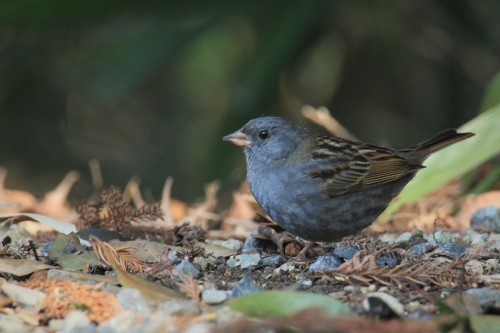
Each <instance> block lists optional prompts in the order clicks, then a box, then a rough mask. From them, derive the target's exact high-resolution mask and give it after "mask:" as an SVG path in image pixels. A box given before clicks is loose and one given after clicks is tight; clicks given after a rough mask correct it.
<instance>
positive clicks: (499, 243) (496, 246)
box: [486, 234, 500, 251]
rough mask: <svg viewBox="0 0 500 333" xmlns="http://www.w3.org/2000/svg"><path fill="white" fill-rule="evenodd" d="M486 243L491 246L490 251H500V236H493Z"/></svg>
mask: <svg viewBox="0 0 500 333" xmlns="http://www.w3.org/2000/svg"><path fill="white" fill-rule="evenodd" d="M486 243H487V244H489V246H488V249H489V250H491V251H500V234H491V235H490V236H489V237H488V241H487V242H486Z"/></svg>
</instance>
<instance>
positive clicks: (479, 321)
mask: <svg viewBox="0 0 500 333" xmlns="http://www.w3.org/2000/svg"><path fill="white" fill-rule="evenodd" d="M469 320H470V326H471V328H472V331H473V332H474V333H497V332H500V317H499V316H494V315H479V314H478V315H472V316H470V318H469Z"/></svg>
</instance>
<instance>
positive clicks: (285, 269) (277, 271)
mask: <svg viewBox="0 0 500 333" xmlns="http://www.w3.org/2000/svg"><path fill="white" fill-rule="evenodd" d="M293 270H295V264H293V263H292V262H286V263H284V264H283V265H281V266H280V267H278V268H276V269H275V270H274V274H281V273H282V272H291V271H293Z"/></svg>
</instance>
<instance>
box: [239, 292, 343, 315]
mask: <svg viewBox="0 0 500 333" xmlns="http://www.w3.org/2000/svg"><path fill="white" fill-rule="evenodd" d="M230 308H231V309H233V310H236V311H240V312H243V313H244V314H247V315H250V316H253V317H279V316H291V315H294V314H296V313H298V312H300V311H303V310H306V309H310V308H318V309H321V310H322V311H323V312H325V313H327V314H330V315H345V314H350V313H351V309H350V308H349V306H348V305H347V304H344V303H342V302H341V301H339V300H337V299H335V298H333V297H330V296H325V295H318V294H313V293H305V292H295V291H263V292H257V293H253V294H250V295H245V296H241V297H238V298H236V299H235V300H234V301H232V302H231V304H230Z"/></svg>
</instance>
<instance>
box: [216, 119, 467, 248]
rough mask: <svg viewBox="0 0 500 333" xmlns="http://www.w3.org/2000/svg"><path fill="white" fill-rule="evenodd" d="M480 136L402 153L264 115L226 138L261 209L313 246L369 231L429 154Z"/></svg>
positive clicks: (453, 135) (451, 135)
mask: <svg viewBox="0 0 500 333" xmlns="http://www.w3.org/2000/svg"><path fill="white" fill-rule="evenodd" d="M473 135H474V133H458V132H457V131H456V130H454V129H448V130H445V131H443V132H441V133H440V134H438V135H436V136H435V137H433V138H431V139H428V140H425V141H423V142H421V143H419V144H416V145H414V146H411V147H409V148H406V149H399V150H398V149H393V148H389V147H383V146H379V145H374V144H368V143H362V142H355V141H352V140H348V139H344V138H340V137H336V136H324V135H317V134H314V133H312V132H310V131H309V130H308V129H306V128H303V127H301V126H298V125H296V124H294V123H292V122H290V121H288V120H285V119H282V118H280V117H272V116H265V117H260V118H255V119H252V120H250V121H249V122H248V123H246V124H245V125H244V126H243V127H242V128H241V129H239V130H237V131H235V132H234V133H231V134H229V135H226V136H224V137H223V140H224V141H228V142H231V143H233V144H234V145H236V146H239V147H243V150H244V153H245V157H246V165H247V181H248V186H249V188H250V191H251V193H252V195H253V196H254V197H255V200H256V201H257V203H258V204H259V205H260V207H261V208H262V210H263V211H264V212H265V213H266V214H267V215H268V216H269V217H270V218H271V219H272V220H273V221H274V222H276V223H277V224H278V225H279V226H281V227H282V228H283V229H285V230H287V231H288V232H290V233H291V234H293V235H295V236H298V237H300V238H302V239H304V240H306V241H310V242H311V244H314V242H337V241H340V240H341V239H342V238H344V237H346V236H351V235H354V234H356V233H358V232H360V231H361V230H363V229H365V228H366V227H368V226H369V225H370V224H372V223H373V222H374V221H375V220H376V219H377V217H378V216H380V214H382V212H383V211H384V210H385V209H386V208H387V206H388V205H389V203H390V202H391V201H392V199H394V197H396V196H397V195H398V194H399V193H400V192H401V191H402V189H403V188H404V187H405V186H406V184H408V182H410V181H411V180H412V179H413V178H414V176H415V174H416V173H417V172H418V171H419V170H421V169H423V168H424V166H423V165H422V163H423V162H424V160H425V159H426V158H427V157H429V156H430V155H431V154H433V153H434V152H436V151H438V150H441V149H443V148H446V147H448V146H450V145H452V144H455V143H457V142H459V141H462V140H465V139H467V138H470V137H471V136H473ZM306 247H307V245H306ZM304 250H306V249H305V248H304ZM306 251H307V250H306Z"/></svg>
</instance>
